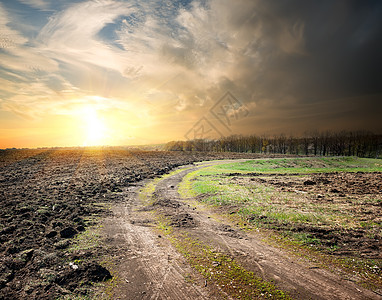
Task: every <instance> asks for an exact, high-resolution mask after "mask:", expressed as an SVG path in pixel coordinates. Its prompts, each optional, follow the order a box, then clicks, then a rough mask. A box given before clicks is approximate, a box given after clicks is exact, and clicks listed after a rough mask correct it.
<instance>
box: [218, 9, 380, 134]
mask: <svg viewBox="0 0 382 300" xmlns="http://www.w3.org/2000/svg"><path fill="white" fill-rule="evenodd" d="M236 12H237V13H238V14H237V19H233V20H232V23H231V26H233V27H236V30H240V28H243V26H247V28H249V27H251V28H252V30H253V32H256V35H255V38H254V39H253V40H252V43H248V46H247V48H246V49H245V52H244V53H243V55H242V56H240V57H238V59H237V65H236V68H235V76H234V77H232V78H230V80H231V81H232V83H233V84H234V85H235V93H237V94H241V96H242V98H243V99H246V100H247V101H248V102H251V101H253V102H254V103H256V104H257V106H256V109H255V110H256V112H254V115H259V114H262V122H261V123H262V124H265V123H269V124H271V123H274V122H275V120H281V119H287V120H289V123H288V122H286V124H284V125H286V127H284V128H287V130H301V125H303V124H304V123H303V122H297V123H296V122H295V121H293V119H300V120H303V119H307V120H306V122H308V120H309V123H310V124H311V125H310V126H312V127H314V126H317V127H318V128H326V129H327V127H328V124H331V126H332V127H334V129H336V128H339V129H344V128H347V127H349V128H350V127H352V124H353V125H354V124H355V123H356V124H357V126H359V128H360V129H361V128H363V129H369V130H373V129H374V130H377V131H378V130H381V129H382V126H381V125H379V124H378V122H377V120H378V119H379V118H380V114H382V106H381V104H380V103H381V101H382V82H381V81H382V80H381V79H382V59H381V56H382V55H381V53H382V38H381V37H382V2H380V1H262V2H258V3H256V4H255V5H253V7H252V10H251V11H250V12H249V11H247V12H245V13H242V14H241V15H240V13H239V10H238V11H236ZM243 20H245V25H244V24H243ZM240 21H241V22H242V23H240ZM224 85H227V84H226V83H224ZM301 107H303V109H301ZM264 120H267V121H264ZM339 120H341V122H339ZM252 122H253V128H259V127H263V126H262V125H261V124H260V122H256V118H254V119H253V120H252ZM297 124H299V125H300V126H296V125H297ZM312 124H315V125H312ZM303 126H307V124H306V123H305V125H303ZM268 128H269V127H268ZM274 128H279V126H277V125H274Z"/></svg>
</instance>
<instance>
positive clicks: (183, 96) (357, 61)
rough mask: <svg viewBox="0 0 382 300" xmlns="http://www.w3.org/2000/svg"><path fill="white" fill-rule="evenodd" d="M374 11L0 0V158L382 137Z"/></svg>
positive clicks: (246, 0) (245, 0)
mask: <svg viewBox="0 0 382 300" xmlns="http://www.w3.org/2000/svg"><path fill="white" fill-rule="evenodd" d="M367 2H368V4H365V5H364V4H363V2H362V3H361V2H347V1H343V2H339V3H337V4H336V5H334V4H333V3H332V1H324V2H321V1H318V2H314V1H313V2H312V3H311V4H309V5H308V4H306V3H305V2H304V1H302V2H301V3H299V1H297V2H293V3H290V4H288V5H285V4H283V3H284V2H283V1H281V2H278V1H257V0H238V1H221V0H206V1H198V0H179V1H178V0H177V1H169V2H168V1H156V0H144V1H137V0H100V1H93V0H84V1H77V0H68V1H53V0H14V1H5V0H0V148H6V147H41V146H82V145H100V144H108V145H109V144H111V145H126V144H143V143H163V142H167V141H169V140H178V139H186V138H188V135H189V133H190V131H192V130H194V129H195V128H194V127H195V125H200V126H201V128H203V129H205V130H206V132H207V131H208V132H209V133H210V134H211V137H219V136H227V135H231V134H244V135H247V134H279V133H285V134H292V133H293V134H300V133H302V132H304V131H309V130H321V131H322V130H344V129H346V130H372V131H374V132H379V131H382V125H381V124H382V123H381V122H380V115H381V113H382V101H381V99H382V88H381V84H380V81H379V80H378V79H379V78H381V77H382V74H381V70H382V65H381V63H382V62H381V58H380V56H381V55H380V53H382V42H381V39H380V36H381V33H382V24H381V21H380V20H382V17H381V12H382V9H381V7H382V3H381V2H380V1H367ZM322 24H325V26H322ZM227 92H230V93H231V94H232V95H233V96H234V98H235V99H236V100H237V101H236V100H235V101H236V102H235V105H236V104H237V105H236V108H234V109H230V111H231V112H232V114H230V115H224V116H222V115H221V113H222V112H223V111H224V109H225V108H224V107H226V106H227V103H225V104H223V106H220V104H219V103H220V102H219V101H221V99H222V97H224V95H226V93H227ZM221 103H223V102H221ZM213 108H215V109H216V111H213ZM84 110H85V111H86V112H84ZM243 112H244V113H243ZM238 113H239V114H240V113H241V117H238V116H239V115H238ZM223 114H224V112H223ZM244 115H245V117H243V116H244ZM219 116H220V117H219ZM221 118H223V119H224V120H225V121H227V120H228V119H229V122H228V123H227V124H224V122H225V121H224V120H222V119H221ZM203 122H204V123H203ZM208 126H209V127H208ZM207 127H208V128H207ZM202 133H203V132H202ZM197 135H198V136H200V132H197ZM194 136H195V134H194Z"/></svg>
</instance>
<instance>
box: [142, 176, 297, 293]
mask: <svg viewBox="0 0 382 300" xmlns="http://www.w3.org/2000/svg"><path fill="white" fill-rule="evenodd" d="M184 170H185V169H178V170H175V171H173V172H172V173H170V174H167V175H164V176H163V177H161V178H157V179H155V180H153V181H151V182H150V183H148V184H147V185H146V186H145V187H143V188H142V190H141V192H140V199H141V200H142V201H143V202H144V203H146V204H147V205H150V204H151V203H152V202H153V199H152V198H153V194H154V192H155V187H156V186H157V184H158V183H159V182H160V181H161V180H163V179H165V178H168V177H170V176H173V175H175V174H177V173H179V172H182V171H184ZM155 216H156V219H157V228H158V230H159V231H160V232H161V233H162V234H163V235H164V236H165V237H167V239H168V240H169V241H170V242H171V243H172V245H173V246H174V247H175V248H176V249H177V250H178V251H179V252H180V253H181V254H182V255H183V256H184V257H185V259H186V261H187V262H188V263H189V264H190V265H191V266H192V267H193V268H194V269H195V270H196V271H198V272H199V273H200V274H201V275H202V276H203V277H204V278H205V280H206V284H208V283H210V284H211V283H212V284H214V285H215V286H216V287H217V289H218V290H219V291H220V293H221V296H222V297H223V298H224V297H227V296H229V297H233V298H235V299H291V298H290V296H289V295H288V294H287V293H285V292H284V291H281V290H279V289H277V287H276V286H275V285H274V284H273V283H271V282H268V281H265V280H263V279H262V278H261V277H259V276H257V275H255V274H254V273H253V272H250V271H248V270H246V269H245V268H244V267H243V266H241V265H240V264H239V263H238V262H237V261H235V259H233V258H231V257H229V256H228V255H226V254H224V253H221V252H219V251H216V250H215V249H213V248H212V247H211V246H209V245H207V244H205V243H203V242H201V241H199V240H198V239H196V238H192V237H190V236H189V235H188V234H187V232H185V231H182V230H180V229H178V228H177V229H174V228H173V227H172V226H171V225H170V223H171V222H170V220H169V219H168V218H166V217H165V216H163V215H162V214H161V213H160V212H159V211H155Z"/></svg>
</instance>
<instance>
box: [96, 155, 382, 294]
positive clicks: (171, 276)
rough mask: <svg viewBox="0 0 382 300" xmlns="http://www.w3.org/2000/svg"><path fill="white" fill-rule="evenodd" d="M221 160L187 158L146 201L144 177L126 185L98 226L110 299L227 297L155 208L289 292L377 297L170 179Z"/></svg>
mask: <svg viewBox="0 0 382 300" xmlns="http://www.w3.org/2000/svg"><path fill="white" fill-rule="evenodd" d="M217 163H223V161H217V162H207V163H203V164H199V165H197V166H196V165H191V166H190V165H189V166H184V167H181V168H179V169H178V172H174V175H172V176H167V177H165V178H163V179H161V180H158V181H157V182H156V184H155V192H154V193H153V194H154V198H153V200H154V202H153V203H152V202H151V203H150V204H149V203H148V202H147V199H143V198H142V197H140V196H139V191H140V190H141V188H142V187H143V185H144V184H147V183H148V182H147V181H146V182H143V183H140V184H139V185H137V186H134V187H130V188H129V190H126V191H125V193H124V195H125V198H124V199H122V201H120V202H119V203H118V204H116V205H114V206H113V208H112V210H113V215H112V216H111V217H109V218H108V219H106V220H105V222H104V227H103V233H104V235H105V239H106V241H107V242H108V244H109V245H110V249H112V250H111V251H112V253H111V261H112V264H113V266H114V267H113V269H114V270H113V272H114V276H115V278H117V280H115V284H114V286H111V287H109V289H108V290H107V291H106V292H104V295H105V296H106V297H111V298H113V299H118V298H120V299H222V298H227V299H232V297H231V296H230V295H229V294H227V293H226V292H225V291H224V290H222V289H221V288H220V287H219V286H216V285H214V283H213V282H207V281H206V280H205V279H204V278H203V277H202V276H201V275H200V274H199V273H197V272H196V271H195V270H194V269H193V268H191V267H190V266H189V264H188V263H187V262H186V260H185V258H184V257H183V256H182V255H181V254H179V253H178V251H177V250H176V249H175V248H174V247H173V244H172V243H171V241H170V240H169V239H168V238H166V236H164V235H163V234H161V232H160V231H159V230H158V219H157V213H158V212H159V213H160V214H161V215H164V216H166V218H167V219H168V220H170V221H171V226H172V227H173V228H174V230H176V231H179V232H184V233H187V234H189V235H191V236H192V237H193V238H194V239H198V240H200V241H202V242H203V243H205V244H206V245H208V246H210V247H212V248H213V249H215V250H216V251H219V252H221V253H224V254H226V255H228V256H230V257H232V258H234V259H235V260H236V261H237V262H239V263H240V265H242V266H243V267H244V268H245V269H246V270H248V271H252V272H254V273H255V274H257V275H259V276H261V277H262V278H263V279H265V280H267V281H269V280H272V281H273V282H274V283H275V285H276V286H277V288H279V289H281V290H283V291H286V292H287V293H288V294H289V295H290V296H291V297H292V298H295V299H382V297H380V296H379V295H377V294H375V293H373V292H371V291H369V290H366V289H363V288H361V287H359V286H357V285H355V284H354V283H352V282H349V281H347V280H345V279H342V278H341V277H340V276H338V275H336V274H333V273H331V272H329V271H327V270H324V269H321V268H318V267H317V266H316V265H314V264H312V263H311V262H309V261H307V260H305V259H303V258H301V257H299V258H297V257H295V256H293V257H292V256H291V255H290V254H287V253H286V252H284V251H283V250H280V249H277V248H275V247H272V246H270V245H269V244H267V243H265V242H263V241H262V237H261V236H260V235H259V234H257V233H256V232H254V231H251V232H244V231H243V230H241V229H239V228H236V227H235V225H233V224H231V223H230V222H229V221H227V219H225V218H224V217H222V216H219V215H216V213H214V212H212V211H211V210H210V209H208V208H206V207H205V206H202V205H196V206H195V205H192V203H191V202H192V201H191V202H190V201H189V200H185V199H182V198H181V197H180V196H179V193H178V191H177V187H178V184H179V183H180V182H181V181H182V179H183V178H184V176H185V175H186V174H188V173H189V172H192V171H195V170H197V169H199V168H205V167H207V166H210V165H211V164H217Z"/></svg>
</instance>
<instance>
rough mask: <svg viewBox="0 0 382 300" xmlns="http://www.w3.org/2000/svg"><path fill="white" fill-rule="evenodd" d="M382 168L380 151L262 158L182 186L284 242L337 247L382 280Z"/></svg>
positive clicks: (370, 277) (198, 175) (191, 177)
mask: <svg viewBox="0 0 382 300" xmlns="http://www.w3.org/2000/svg"><path fill="white" fill-rule="evenodd" d="M380 172H382V161H381V160H378V159H365V158H356V157H330V158H317V157H315V158H283V159H260V160H250V161H246V162H240V163H231V164H224V165H219V166H212V167H209V168H206V169H203V170H199V171H196V172H193V173H190V174H188V175H187V176H186V177H185V179H184V180H183V182H182V183H181V185H180V187H179V192H180V194H181V195H182V196H183V197H185V198H191V197H193V198H194V197H196V198H197V199H198V200H199V201H201V202H203V203H205V204H207V205H210V206H213V207H216V208H217V209H218V210H219V211H220V212H223V213H227V215H229V216H230V217H237V218H239V219H240V220H241V221H240V222H241V224H244V226H249V227H252V228H258V229H260V230H270V231H272V232H274V233H275V234H276V235H277V237H278V238H281V239H283V241H284V242H285V241H287V242H288V243H292V244H294V245H300V246H302V247H307V248H310V249H313V250H314V251H319V252H322V253H325V254H328V255H333V254H335V257H336V258H340V259H341V260H342V261H343V262H346V263H343V264H342V265H343V266H346V267H348V268H350V270H351V272H353V271H354V272H356V273H357V274H361V275H362V276H363V277H365V278H364V279H365V281H367V282H368V283H370V282H374V283H375V284H376V285H380V284H381V283H382V282H381V274H382V273H381V268H382V261H381V257H380V242H379V241H380V240H381V238H382V218H381V215H382V210H381V207H382V205H381V204H382V184H381V178H382V177H381V176H382V174H381V173H380ZM349 261H350V263H349Z"/></svg>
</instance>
